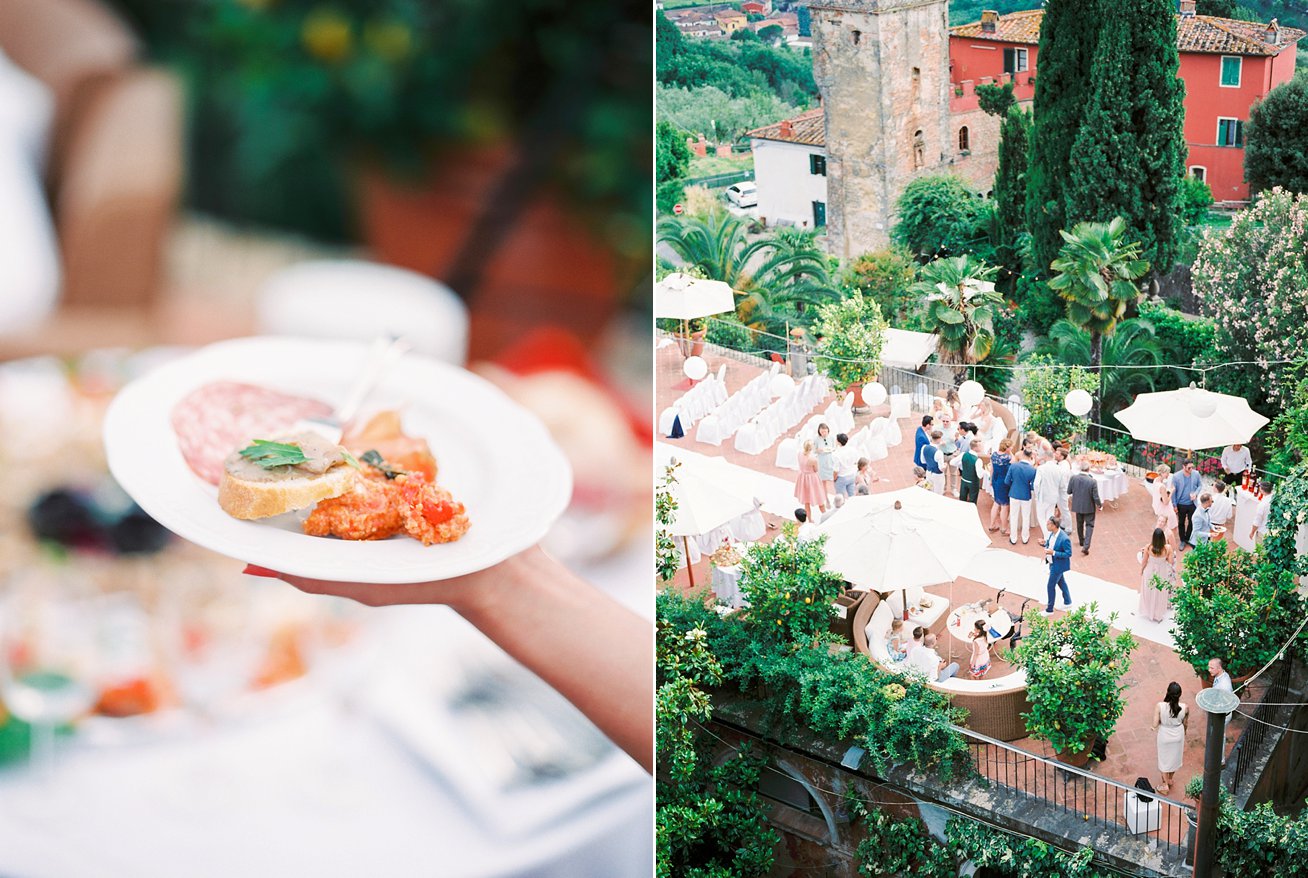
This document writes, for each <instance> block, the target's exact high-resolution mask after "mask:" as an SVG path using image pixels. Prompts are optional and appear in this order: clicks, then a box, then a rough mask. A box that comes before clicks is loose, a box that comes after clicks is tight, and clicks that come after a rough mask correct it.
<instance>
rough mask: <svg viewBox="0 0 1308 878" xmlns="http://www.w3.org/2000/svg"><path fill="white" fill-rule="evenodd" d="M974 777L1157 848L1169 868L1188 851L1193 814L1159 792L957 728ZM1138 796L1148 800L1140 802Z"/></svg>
mask: <svg viewBox="0 0 1308 878" xmlns="http://www.w3.org/2000/svg"><path fill="white" fill-rule="evenodd" d="M958 731H959V733H960V734H961V735H963V737H964V738H966V739H967V746H968V749H969V750H970V751H971V754H972V761H973V763H974V764H975V766H976V770H977V773H978V774H979V775H981V777H983V778H985V780H986V781H987V782H988V783H991V784H995V785H998V786H1001V787H1004V788H1005V789H1008V790H1010V791H1012V792H1014V793H1017V794H1019V795H1021V796H1025V797H1026V798H1028V799H1031V800H1037V801H1039V802H1042V803H1043V804H1044V805H1046V806H1047V807H1049V808H1052V809H1054V810H1056V811H1058V812H1060V813H1063V814H1070V815H1072V816H1073V817H1080V818H1082V819H1083V821H1084V822H1085V823H1086V825H1087V826H1088V827H1089V828H1091V829H1095V830H1109V831H1111V832H1113V833H1123V832H1125V833H1127V834H1131V835H1138V836H1140V837H1141V838H1143V839H1146V841H1145V844H1146V846H1147V847H1156V849H1157V851H1158V855H1159V856H1160V858H1161V859H1162V860H1163V861H1164V862H1165V863H1166V864H1168V865H1171V866H1180V865H1183V864H1184V863H1185V860H1186V858H1187V856H1188V855H1189V852H1190V845H1191V844H1192V835H1191V827H1192V826H1193V824H1194V819H1195V809H1194V808H1193V807H1191V806H1189V805H1186V804H1184V803H1182V802H1178V801H1175V800H1173V799H1168V798H1166V797H1164V796H1160V795H1158V794H1157V793H1141V792H1140V791H1139V790H1137V789H1135V788H1134V787H1130V786H1127V785H1126V784H1124V783H1119V782H1118V781H1115V780H1110V779H1108V778H1105V777H1100V776H1099V775H1096V774H1093V773H1091V772H1089V771H1086V770H1084V769H1081V768H1074V767H1073V766H1070V765H1065V764H1064V763H1062V762H1058V761H1056V760H1053V759H1046V758H1044V757H1043V756H1036V755H1035V754H1033V753H1028V752H1026V751H1025V750H1021V749H1019V748H1017V747H1014V746H1012V745H1011V744H1006V743H1004V742H1003V741H997V740H995V739H994V738H988V737H986V736H985V735H979V734H977V733H976V732H973V731H971V730H970V729H964V728H960V729H958ZM1137 796H1146V797H1148V798H1149V799H1151V800H1152V801H1151V802H1149V803H1141V802H1139V801H1138V799H1137Z"/></svg>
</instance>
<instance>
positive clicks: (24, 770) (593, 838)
mask: <svg viewBox="0 0 1308 878" xmlns="http://www.w3.org/2000/svg"><path fill="white" fill-rule="evenodd" d="M536 344H537V347H535V348H534V349H533V348H530V347H529V348H518V349H516V359H505V360H502V361H501V362H500V363H499V364H497V365H488V366H485V367H484V368H481V369H479V371H482V373H483V374H488V375H491V376H492V377H493V380H497V383H500V384H501V386H504V387H506V389H508V392H509V393H510V395H511V396H514V398H515V399H518V400H519V401H520V402H523V403H524V404H525V405H527V406H528V407H529V408H532V407H533V405H532V400H531V396H532V395H533V394H535V395H536V396H537V397H544V398H545V400H546V402H545V404H544V407H545V408H546V409H550V410H557V409H558V408H559V407H560V404H561V401H563V402H562V406H563V411H564V412H565V414H567V415H568V420H569V422H570V423H573V424H577V423H579V422H580V423H582V424H584V425H586V426H587V429H586V430H585V431H584V434H585V436H586V437H587V438H588V439H589V440H591V441H592V442H593V441H595V440H596V439H602V440H604V444H605V447H604V448H602V449H601V450H600V451H599V452H597V451H596V450H595V449H594V448H588V447H584V446H583V447H579V446H578V442H577V440H576V438H575V437H572V438H569V436H567V435H559V434H558V433H557V432H556V439H557V441H559V443H560V445H562V446H563V448H564V451H565V453H566V454H567V455H568V456H569V457H570V458H571V459H573V460H574V461H577V460H586V459H587V458H589V460H590V465H589V466H587V465H585V464H583V465H582V466H579V467H578V468H577V481H578V488H579V490H578V492H577V496H576V499H575V501H574V503H573V505H572V507H571V508H570V509H569V511H568V513H567V514H566V515H565V517H564V518H563V519H562V520H561V521H560V522H559V523H558V525H557V526H556V528H555V530H554V531H553V532H552V533H551V534H550V536H549V537H548V538H547V540H546V543H545V545H546V546H547V548H548V549H549V550H550V551H552V552H553V553H554V554H555V555H556V557H558V558H559V560H561V561H563V562H564V563H566V564H568V566H570V567H571V568H572V569H574V570H575V571H576V572H578V573H579V574H580V575H581V576H583V577H584V578H586V579H588V580H590V581H592V582H593V583H595V584H596V585H597V586H599V587H600V588H601V589H602V590H604V591H605V592H607V593H608V594H610V595H611V596H613V597H614V598H616V599H617V600H619V601H620V602H622V603H624V604H626V605H627V606H629V607H631V608H632V609H634V610H636V611H637V612H638V613H641V614H642V615H644V616H645V617H647V618H648V617H650V616H651V615H652V606H651V603H650V601H649V600H648V595H647V593H646V592H647V589H646V588H644V587H643V585H644V584H646V583H647V582H648V568H649V559H648V555H649V547H648V538H647V534H648V515H649V503H648V497H647V492H648V485H647V482H648V479H647V470H646V469H642V468H640V467H634V466H632V465H631V462H632V461H634V460H639V459H640V455H641V454H645V455H647V453H648V452H647V451H644V450H643V449H642V448H641V447H640V444H639V441H638V440H637V439H636V438H635V437H636V434H637V428H636V427H634V426H632V425H631V423H630V422H629V420H628V417H627V415H628V413H627V412H625V411H624V410H623V408H622V406H621V405H620V404H618V403H616V402H615V399H616V397H615V396H614V394H613V393H611V392H610V389H608V388H604V387H603V386H602V385H601V384H600V383H599V382H598V381H596V380H593V376H592V375H590V374H588V373H587V372H586V370H585V368H583V366H584V357H583V356H581V355H580V354H578V353H577V352H576V351H575V350H570V349H569V350H565V353H564V354H563V355H560V354H559V353H558V352H559V351H560V350H564V349H566V348H567V346H566V345H560V344H558V343H557V342H556V340H553V339H547V340H546V341H544V342H538V343H536ZM179 353H181V351H179V350H176V349H152V350H147V351H127V350H112V351H94V352H90V353H87V354H85V355H83V356H81V357H79V358H77V359H76V360H73V361H69V360H64V359H55V358H42V359H33V360H22V361H14V362H10V363H4V364H0V466H3V469H2V470H0V472H3V476H0V484H3V486H4V490H3V492H0V874H2V875H6V876H32V878H40V876H68V875H97V876H101V875H103V876H117V875H123V876H129V875H130V876H152V875H160V876H163V875H176V874H178V873H179V871H180V872H183V873H185V874H188V875H198V876H205V875H214V876H219V875H222V876H227V875H232V874H245V875H261V874H273V873H286V872H290V873H292V874H302V873H304V872H307V871H313V872H315V873H317V874H322V875H342V876H344V875H357V874H372V875H399V874H404V875H410V874H441V875H457V876H463V875H467V876H482V875H486V876H491V875H504V876H509V875H526V874H530V875H543V876H553V875H558V876H585V875H595V876H620V875H629V874H630V875H638V874H647V873H648V870H649V864H650V862H652V854H653V831H652V826H653V802H652V784H651V781H650V778H649V776H648V775H647V774H646V773H645V772H644V771H643V770H642V769H641V768H640V767H639V766H638V765H637V764H636V763H635V762H634V761H633V760H631V759H630V758H629V757H627V756H626V755H625V754H623V753H622V752H621V751H619V750H618V749H616V748H615V747H614V746H613V745H612V744H611V743H610V742H609V741H608V740H607V739H605V738H604V736H603V735H601V734H600V733H599V732H598V731H597V730H596V729H595V728H594V726H592V725H591V724H590V723H589V722H588V721H587V720H586V719H585V717H583V716H582V715H581V714H580V713H579V712H578V711H576V710H575V709H574V708H573V707H572V706H571V705H570V704H568V703H567V702H566V701H565V700H563V699H562V698H561V697H560V696H559V695H557V694H556V693H555V692H553V690H551V689H549V688H548V687H547V686H546V685H545V684H544V683H542V682H541V681H540V680H538V679H537V678H536V677H534V676H533V675H531V674H530V673H529V672H527V671H525V670H524V669H522V668H521V667H520V666H518V665H517V664H516V663H514V662H513V661H512V660H511V659H509V658H508V657H507V656H506V655H505V654H504V653H503V652H501V651H500V650H499V649H498V648H497V647H496V646H494V645H492V644H491V643H489V642H488V641H487V640H485V639H484V638H483V637H482V636H481V635H480V634H479V633H477V632H476V631H475V630H474V629H473V628H472V627H471V626H469V625H468V624H467V623H465V622H464V621H463V620H462V619H461V618H460V617H458V616H457V615H456V614H454V613H453V612H452V611H450V610H448V609H446V608H444V607H432V606H422V607H391V608H383V609H368V608H364V607H362V606H359V605H356V604H352V603H350V602H346V601H341V600H338V599H334V598H323V597H316V596H309V595H305V594H301V593H300V592H298V591H295V590H294V589H292V588H290V587H289V586H286V585H285V584H283V583H279V582H275V581H272V580H267V579H255V578H253V577H246V576H243V575H242V574H241V572H240V571H241V567H242V565H241V563H240V562H238V561H234V560H231V559H228V558H223V557H221V556H218V555H216V554H213V553H210V552H208V551H206V550H202V549H200V548H198V547H195V546H192V545H189V544H186V543H184V542H182V541H181V540H178V539H176V538H173V537H171V535H169V534H168V533H167V532H166V531H164V530H163V529H162V528H160V527H159V526H158V525H157V524H155V523H154V522H153V521H151V520H150V519H149V517H148V516H146V515H145V514H144V513H143V512H142V511H141V510H140V509H139V508H138V507H136V506H135V504H134V503H133V502H132V501H131V499H130V498H129V497H127V496H126V495H125V494H123V493H122V491H121V490H120V489H118V488H117V486H116V485H114V483H113V482H112V480H111V479H110V478H109V476H108V475H107V471H106V469H105V464H104V454H103V449H102V446H101V444H100V435H99V424H100V419H101V417H102V415H103V413H104V410H105V408H106V406H107V404H108V402H109V400H110V399H111V398H112V395H113V393H114V392H115V390H116V389H117V388H118V387H120V386H121V385H122V384H123V383H124V382H126V381H127V380H130V379H131V378H132V377H134V376H136V375H139V374H142V373H144V372H146V371H148V370H149V369H151V368H152V367H153V366H154V365H156V364H158V363H161V362H166V361H168V360H169V359H171V358H173V357H175V356H177V355H178V354H179ZM546 353H548V354H549V356H548V357H547V356H546ZM560 356H561V359H560ZM550 357H553V360H552V361H550V362H546V361H547V360H550ZM579 364H581V365H579ZM546 420H549V418H548V417H547V418H546ZM550 426H552V427H553V426H554V425H552V424H551V425H550ZM597 458H598V461H597V460H596V459H597ZM597 462H598V464H599V465H600V467H601V469H600V470H596V469H595V465H596V463H597ZM606 469H607V471H608V472H609V473H610V474H611V473H612V472H613V471H614V470H618V471H623V470H635V472H631V473H630V475H631V476H632V478H616V479H614V478H608V479H606V478H605V474H606V473H605V470H606ZM637 477H640V478H642V479H643V480H644V481H645V482H646V484H645V485H643V486H641V487H640V488H637V487H635V484H636V481H637ZM597 486H602V489H601V488H600V487H597ZM529 635H530V632H524V636H529Z"/></svg>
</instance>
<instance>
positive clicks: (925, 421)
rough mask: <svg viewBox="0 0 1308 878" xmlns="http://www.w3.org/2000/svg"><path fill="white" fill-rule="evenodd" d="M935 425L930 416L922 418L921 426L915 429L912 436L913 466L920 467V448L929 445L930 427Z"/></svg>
mask: <svg viewBox="0 0 1308 878" xmlns="http://www.w3.org/2000/svg"><path fill="white" fill-rule="evenodd" d="M933 423H935V418H933V417H931V416H930V415H923V416H922V426H920V427H918V428H917V432H916V433H915V434H913V464H914V465H915V466H921V465H922V446H924V445H930V444H931V435H930V432H931V425H932V424H933Z"/></svg>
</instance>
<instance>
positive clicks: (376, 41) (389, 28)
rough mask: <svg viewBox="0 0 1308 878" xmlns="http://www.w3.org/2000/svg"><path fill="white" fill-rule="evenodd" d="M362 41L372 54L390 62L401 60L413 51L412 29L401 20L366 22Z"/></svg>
mask: <svg viewBox="0 0 1308 878" xmlns="http://www.w3.org/2000/svg"><path fill="white" fill-rule="evenodd" d="M363 41H364V43H365V44H367V46H368V48H369V49H371V50H372V52H373V54H374V55H376V56H377V57H378V58H381V59H383V60H385V61H390V62H391V63H395V62H398V61H403V60H404V59H405V58H408V57H409V54H410V53H411V52H413V31H411V30H410V29H409V26H408V25H407V24H405V23H404V22H402V21H370V22H368V24H367V26H366V27H364V29H363Z"/></svg>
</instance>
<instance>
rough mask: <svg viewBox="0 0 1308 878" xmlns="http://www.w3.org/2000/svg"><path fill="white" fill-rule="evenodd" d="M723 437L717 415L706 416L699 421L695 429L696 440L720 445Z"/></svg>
mask: <svg viewBox="0 0 1308 878" xmlns="http://www.w3.org/2000/svg"><path fill="white" fill-rule="evenodd" d="M723 438H724V437H723V436H722V430H721V427H720V426H719V423H718V416H717V415H708V416H706V417H705V418H704V419H703V420H701V421H700V422H699V427H698V428H697V429H696V430H695V441H696V442H706V443H708V444H709V445H721V444H722V439H723Z"/></svg>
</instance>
